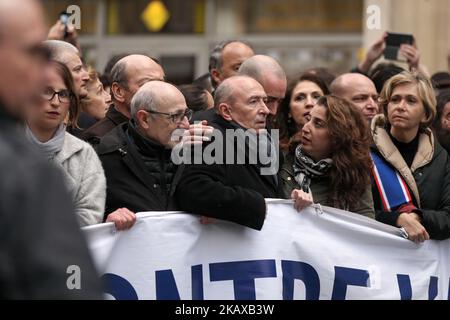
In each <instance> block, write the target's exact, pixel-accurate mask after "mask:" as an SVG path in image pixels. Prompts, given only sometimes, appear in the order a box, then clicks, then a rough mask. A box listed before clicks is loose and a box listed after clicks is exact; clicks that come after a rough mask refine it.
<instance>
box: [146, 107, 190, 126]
mask: <svg viewBox="0 0 450 320" xmlns="http://www.w3.org/2000/svg"><path fill="white" fill-rule="evenodd" d="M145 111H147V112H148V113H153V114H162V115H166V116H168V117H169V118H170V121H172V122H173V123H180V122H181V121H183V119H184V117H186V118H187V119H188V120H191V118H192V114H193V113H194V112H193V111H192V110H191V109H189V108H188V109H186V111H184V112H177V113H166V112H159V111H154V110H145Z"/></svg>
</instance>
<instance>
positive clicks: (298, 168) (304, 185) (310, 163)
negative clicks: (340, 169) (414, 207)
mask: <svg viewBox="0 0 450 320" xmlns="http://www.w3.org/2000/svg"><path fill="white" fill-rule="evenodd" d="M332 164H333V160H331V159H330V158H326V159H322V160H320V161H318V162H314V160H313V159H312V158H311V157H309V156H307V155H306V154H304V153H303V151H302V148H301V145H298V146H297V148H296V149H295V160H294V165H293V167H294V176H295V181H297V183H298V184H299V186H300V189H301V190H303V191H304V192H311V189H310V185H311V179H313V178H319V177H324V176H325V175H326V174H327V173H328V171H329V170H330V168H331V166H332Z"/></svg>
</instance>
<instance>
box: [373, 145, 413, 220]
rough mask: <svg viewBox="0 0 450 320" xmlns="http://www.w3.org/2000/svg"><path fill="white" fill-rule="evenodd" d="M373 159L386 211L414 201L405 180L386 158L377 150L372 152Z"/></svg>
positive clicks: (378, 186)
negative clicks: (377, 152)
mask: <svg viewBox="0 0 450 320" xmlns="http://www.w3.org/2000/svg"><path fill="white" fill-rule="evenodd" d="M370 155H371V157H372V161H373V169H372V170H373V176H374V179H375V183H376V185H377V188H378V192H379V193H380V197H381V201H382V202H383V207H384V209H385V211H393V210H396V209H397V208H399V207H400V206H401V205H403V204H406V203H412V198H411V194H410V193H409V190H408V187H407V185H406V182H405V180H403V178H402V177H401V176H400V174H399V173H398V172H397V170H395V169H394V168H393V167H392V166H390V165H389V164H388V163H387V162H386V160H384V159H383V158H382V157H380V156H379V155H378V154H376V153H375V152H371V153H370Z"/></svg>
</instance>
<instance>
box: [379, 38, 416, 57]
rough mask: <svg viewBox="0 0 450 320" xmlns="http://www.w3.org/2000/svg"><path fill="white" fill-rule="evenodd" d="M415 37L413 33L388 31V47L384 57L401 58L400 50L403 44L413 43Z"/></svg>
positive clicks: (386, 40) (386, 41)
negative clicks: (399, 55)
mask: <svg viewBox="0 0 450 320" xmlns="http://www.w3.org/2000/svg"><path fill="white" fill-rule="evenodd" d="M413 41H414V37H413V35H412V34H406V33H392V32H388V35H387V37H386V39H385V43H386V48H385V49H384V58H385V59H388V60H399V61H401V59H400V58H399V57H398V50H399V49H400V45H402V44H404V43H405V44H413Z"/></svg>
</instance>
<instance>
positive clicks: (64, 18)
mask: <svg viewBox="0 0 450 320" xmlns="http://www.w3.org/2000/svg"><path fill="white" fill-rule="evenodd" d="M59 20H60V21H61V22H62V24H63V25H64V39H65V38H67V36H68V35H69V32H67V23H68V22H69V15H68V14H67V12H65V11H63V12H61V13H60V14H59Z"/></svg>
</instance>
